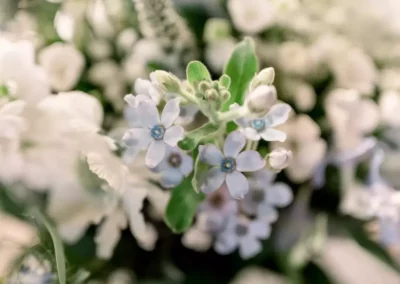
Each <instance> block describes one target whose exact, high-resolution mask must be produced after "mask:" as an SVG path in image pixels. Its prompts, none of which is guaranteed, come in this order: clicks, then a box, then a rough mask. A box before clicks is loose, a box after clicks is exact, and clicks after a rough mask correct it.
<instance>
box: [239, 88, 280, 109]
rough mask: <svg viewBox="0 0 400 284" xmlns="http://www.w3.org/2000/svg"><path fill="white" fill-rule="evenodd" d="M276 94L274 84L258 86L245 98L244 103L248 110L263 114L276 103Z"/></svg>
mask: <svg viewBox="0 0 400 284" xmlns="http://www.w3.org/2000/svg"><path fill="white" fill-rule="evenodd" d="M276 99H277V94H276V89H275V87H274V86H265V85H263V86H259V87H257V88H256V89H255V90H254V91H252V92H251V93H250V94H249V95H248V96H247V98H246V101H245V104H246V106H247V108H248V109H249V111H250V112H252V113H255V114H264V113H266V112H268V110H269V109H270V108H271V106H272V105H274V104H275V103H276Z"/></svg>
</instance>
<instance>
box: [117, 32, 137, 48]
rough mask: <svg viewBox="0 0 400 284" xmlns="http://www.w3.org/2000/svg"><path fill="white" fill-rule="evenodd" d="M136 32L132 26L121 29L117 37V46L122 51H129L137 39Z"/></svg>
mask: <svg viewBox="0 0 400 284" xmlns="http://www.w3.org/2000/svg"><path fill="white" fill-rule="evenodd" d="M138 37H139V35H138V33H137V31H136V30H134V29H132V28H126V29H124V30H123V31H121V32H120V33H119V35H118V38H117V47H118V49H119V50H120V52H122V53H129V52H131V51H132V49H133V46H134V44H135V43H136V41H137V40H138Z"/></svg>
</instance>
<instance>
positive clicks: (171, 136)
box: [164, 125, 185, 147]
mask: <svg viewBox="0 0 400 284" xmlns="http://www.w3.org/2000/svg"><path fill="white" fill-rule="evenodd" d="M184 132H185V130H184V129H183V127H182V126H180V125H174V126H171V127H170V128H168V129H167V130H166V131H165V134H164V141H165V143H167V144H168V145H170V146H172V147H175V146H176V144H178V142H179V141H181V140H182V139H183V136H184Z"/></svg>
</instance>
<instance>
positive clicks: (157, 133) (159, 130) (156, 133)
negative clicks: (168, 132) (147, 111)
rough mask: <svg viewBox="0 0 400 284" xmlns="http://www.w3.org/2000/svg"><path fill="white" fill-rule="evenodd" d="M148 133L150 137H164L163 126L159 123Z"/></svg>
mask: <svg viewBox="0 0 400 284" xmlns="http://www.w3.org/2000/svg"><path fill="white" fill-rule="evenodd" d="M150 133H151V137H153V138H154V139H155V140H162V139H163V138H164V134H165V128H164V127H163V126H161V125H156V126H154V127H153V128H152V129H151V130H150Z"/></svg>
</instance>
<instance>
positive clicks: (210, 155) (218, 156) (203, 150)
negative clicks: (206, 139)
mask: <svg viewBox="0 0 400 284" xmlns="http://www.w3.org/2000/svg"><path fill="white" fill-rule="evenodd" d="M199 155H200V160H201V161H202V162H203V163H206V164H209V165H211V166H221V162H222V159H223V158H224V156H223V155H222V153H221V151H220V150H219V149H218V148H217V146H215V145H213V144H207V145H206V146H200V147H199Z"/></svg>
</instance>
